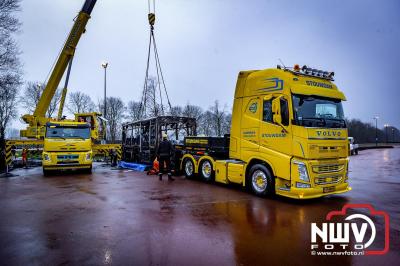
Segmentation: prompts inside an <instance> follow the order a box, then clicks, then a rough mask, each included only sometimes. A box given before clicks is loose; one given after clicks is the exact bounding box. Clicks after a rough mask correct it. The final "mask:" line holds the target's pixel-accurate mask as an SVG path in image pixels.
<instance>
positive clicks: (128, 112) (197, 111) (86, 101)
mask: <svg viewBox="0 0 400 266" xmlns="http://www.w3.org/2000/svg"><path fill="white" fill-rule="evenodd" d="M45 87H46V84H42V83H40V82H27V83H26V86H25V88H24V90H23V91H22V92H21V97H20V101H19V102H20V103H21V106H22V107H23V108H24V110H25V111H27V112H28V113H33V112H34V109H35V107H36V105H37V104H38V102H39V99H40V95H41V94H42V92H43V90H44V88H45ZM60 101H61V89H58V90H57V91H56V93H55V95H54V97H53V99H52V101H51V103H50V106H49V109H48V110H47V117H54V116H56V114H57V112H58V108H59V105H60ZM106 106H107V110H106V117H105V118H106V119H107V120H108V122H107V132H108V134H107V135H108V137H109V140H110V141H111V142H115V141H118V140H120V139H121V135H122V132H121V130H122V124H123V123H124V122H131V121H137V120H139V119H140V113H141V112H140V108H141V107H140V106H141V105H140V103H139V102H136V101H130V102H128V103H127V104H125V103H124V101H123V100H122V99H121V98H120V97H107V101H106ZM65 107H66V110H67V111H68V114H69V115H73V114H75V113H90V112H98V113H104V99H100V100H99V101H98V102H97V104H95V103H94V101H93V100H92V99H91V97H90V96H89V95H87V94H85V93H83V92H80V91H77V92H71V93H69V94H68V95H67V98H66V102H65ZM166 114H167V115H174V116H185V117H190V118H195V119H196V121H197V128H198V133H199V134H202V135H207V136H223V135H225V134H229V131H230V123H231V114H230V112H229V111H228V109H227V106H226V105H221V104H220V102H219V101H215V102H214V104H213V105H211V106H210V107H209V108H208V109H206V110H203V108H202V107H200V106H197V105H192V104H189V103H188V104H186V105H184V106H173V107H172V108H171V110H168V112H167V113H166ZM17 133H18V132H16V131H15V130H12V131H10V135H11V134H17ZM13 137H15V136H13Z"/></svg>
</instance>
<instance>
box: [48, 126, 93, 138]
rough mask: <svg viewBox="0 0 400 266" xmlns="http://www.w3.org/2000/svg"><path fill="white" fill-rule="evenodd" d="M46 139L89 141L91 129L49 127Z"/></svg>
mask: <svg viewBox="0 0 400 266" xmlns="http://www.w3.org/2000/svg"><path fill="white" fill-rule="evenodd" d="M46 138H54V139H56V138H61V139H89V138H90V128H89V127H51V126H50V127H47V128H46Z"/></svg>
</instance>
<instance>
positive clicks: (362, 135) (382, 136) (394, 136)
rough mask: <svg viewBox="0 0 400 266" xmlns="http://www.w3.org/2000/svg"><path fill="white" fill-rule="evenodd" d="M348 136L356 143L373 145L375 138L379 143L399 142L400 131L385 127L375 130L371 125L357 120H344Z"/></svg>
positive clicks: (374, 126) (388, 126)
mask: <svg viewBox="0 0 400 266" xmlns="http://www.w3.org/2000/svg"><path fill="white" fill-rule="evenodd" d="M346 124H347V127H348V130H349V136H351V137H353V138H354V139H355V141H356V142H357V143H375V136H376V135H377V137H378V142H379V143H385V142H400V131H399V129H398V128H396V127H393V126H390V125H387V126H384V127H383V128H379V127H378V129H377V130H376V125H374V124H373V123H365V122H362V121H361V120H359V119H346Z"/></svg>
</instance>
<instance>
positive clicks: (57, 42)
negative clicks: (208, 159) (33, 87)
mask: <svg viewBox="0 0 400 266" xmlns="http://www.w3.org/2000/svg"><path fill="white" fill-rule="evenodd" d="M83 2H84V0H23V1H22V12H21V13H20V14H19V16H20V19H21V21H22V23H23V27H22V32H21V33H20V34H19V36H18V41H19V43H20V46H21V50H22V51H23V54H22V61H23V63H24V73H25V80H26V81H44V80H45V79H46V77H47V75H48V73H49V70H50V68H51V66H52V64H53V62H54V60H55V59H56V56H57V54H58V52H59V50H60V48H61V46H62V45H63V42H64V40H65V38H66V36H67V34H68V32H69V30H70V29H71V27H72V23H73V22H72V20H73V18H74V17H75V16H76V14H77V12H78V11H79V10H80V9H81V7H82V5H83ZM147 13H148V10H147V0H98V1H97V5H96V7H95V8H94V11H93V14H92V19H91V20H90V21H89V23H88V26H87V33H86V34H84V36H83V37H82V39H81V41H80V43H79V45H78V49H77V51H76V56H75V59H74V65H73V69H72V74H71V75H72V76H71V79H70V86H69V87H70V92H72V91H79V90H80V91H83V92H85V93H87V94H90V96H92V98H93V100H94V101H95V102H97V100H98V99H100V98H101V97H102V95H103V70H102V68H101V65H100V64H101V62H102V61H103V60H107V61H108V62H109V63H110V65H109V68H108V95H110V96H117V97H121V98H122V99H123V100H124V101H125V102H128V101H129V100H136V101H138V100H139V98H140V94H141V91H142V87H143V81H144V74H145V67H146V65H145V63H146V56H147V45H148V34H149V27H148V22H147ZM399 14H400V1H397V0H393V1H390V0H386V1H376V0H375V1H365V0H364V1H361V0H358V1H356V0H350V1H349V0H347V1H345V0H343V1H317V0H316V1H301V0H298V1H282V0H275V1H267V0H263V1H261V0H260V1H257V0H157V2H156V15H157V20H156V25H155V34H156V38H157V44H158V49H159V53H160V59H161V64H162V67H163V70H164V75H165V79H166V85H167V88H168V92H169V94H170V98H171V102H172V104H173V105H183V104H186V103H188V102H189V103H191V104H196V105H200V106H202V107H203V108H208V107H209V106H210V105H211V104H212V103H213V102H214V100H215V99H218V100H219V101H220V102H221V103H223V104H226V105H227V107H228V108H229V109H230V108H231V106H232V100H233V94H234V88H235V83H236V78H237V74H238V72H239V71H240V70H249V69H264V68H271V67H276V65H277V64H279V58H280V59H281V60H282V61H283V62H284V63H285V65H287V66H292V65H294V64H296V63H297V64H300V65H303V64H306V65H308V66H312V67H314V68H319V69H322V70H328V71H335V78H336V81H335V82H336V84H337V85H338V87H339V88H340V89H341V90H342V91H343V92H344V93H345V95H346V96H347V99H348V101H347V102H346V103H345V104H344V108H345V113H346V116H347V117H349V118H360V119H362V120H363V121H365V122H372V117H373V116H375V115H379V117H380V119H379V126H380V127H383V124H385V123H389V124H391V125H395V126H397V127H400V103H399V101H400V97H399V96H400V86H399V82H398V78H399V77H400V52H399V48H400V15H399ZM153 73H155V72H154V71H153ZM62 84H63V81H62ZM21 113H22V110H21ZM14 126H15V127H20V125H19V123H15V124H14Z"/></svg>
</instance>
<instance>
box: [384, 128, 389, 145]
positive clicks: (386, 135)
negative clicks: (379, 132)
mask: <svg viewBox="0 0 400 266" xmlns="http://www.w3.org/2000/svg"><path fill="white" fill-rule="evenodd" d="M388 127H389V124H385V137H386V143H388Z"/></svg>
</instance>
